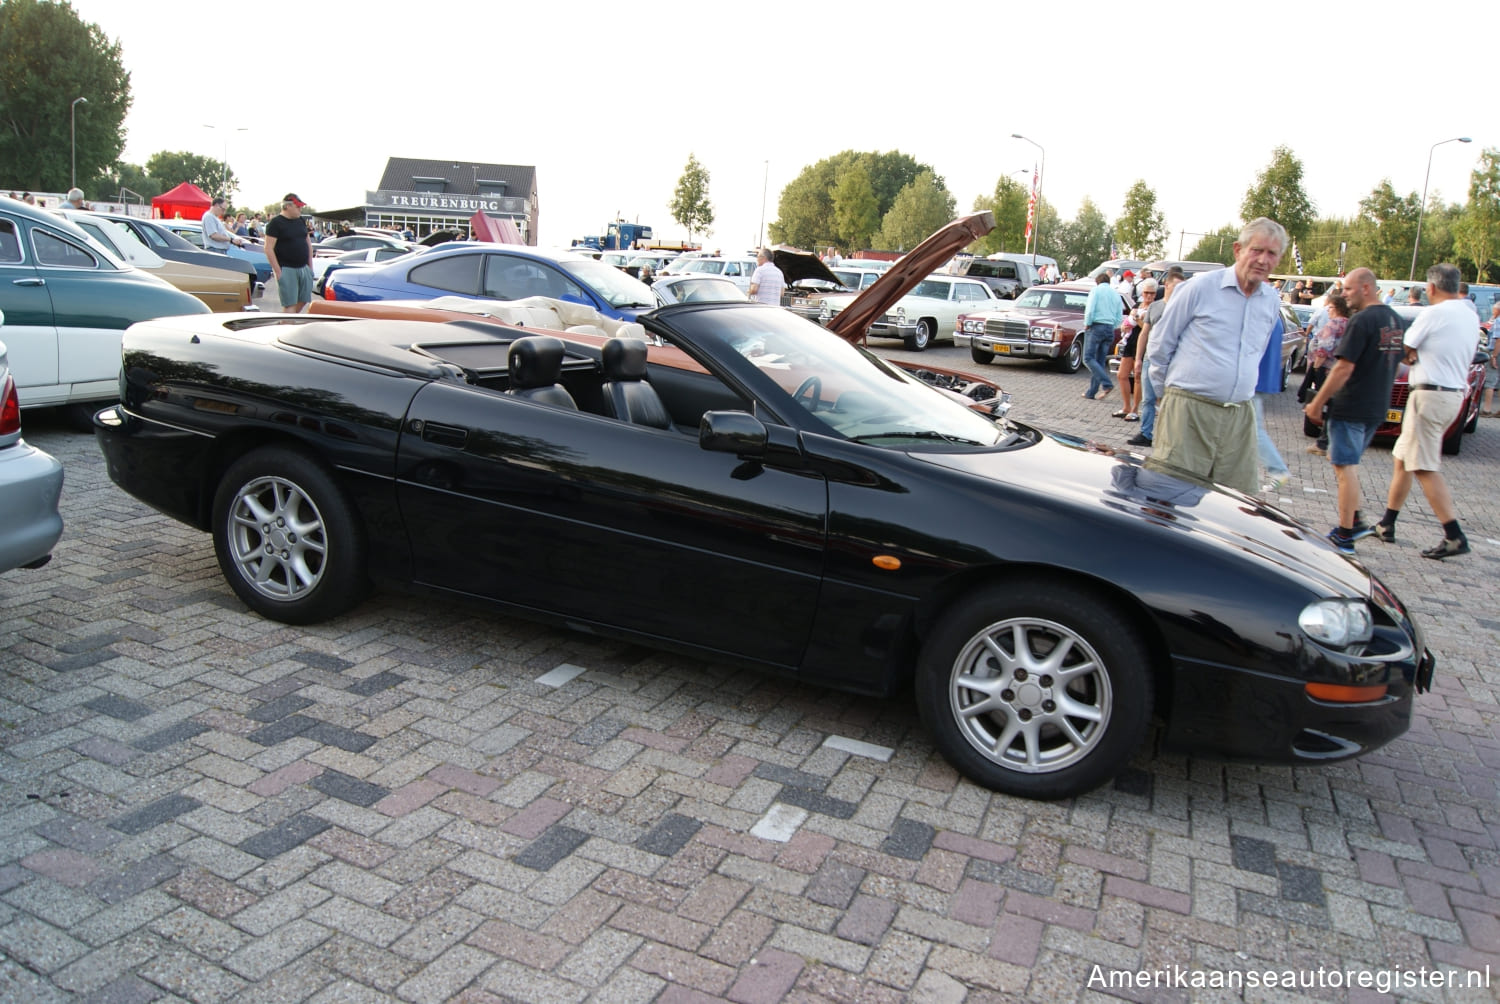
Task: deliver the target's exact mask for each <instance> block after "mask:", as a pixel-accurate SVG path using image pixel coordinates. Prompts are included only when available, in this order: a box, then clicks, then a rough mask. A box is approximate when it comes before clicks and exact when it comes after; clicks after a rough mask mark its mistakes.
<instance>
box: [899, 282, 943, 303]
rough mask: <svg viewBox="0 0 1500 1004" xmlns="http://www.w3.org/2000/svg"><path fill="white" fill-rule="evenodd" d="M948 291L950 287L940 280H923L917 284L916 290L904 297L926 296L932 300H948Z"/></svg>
mask: <svg viewBox="0 0 1500 1004" xmlns="http://www.w3.org/2000/svg"><path fill="white" fill-rule="evenodd" d="M950 289H952V286H950V285H949V284H948V283H946V282H944V281H942V280H941V279H923V280H922V281H921V282H919V283H917V285H916V288H914V289H913V290H912V291H911V292H910V293H907V294H906V295H907V296H926V297H930V298H931V299H934V300H946V299H948V291H949V290H950Z"/></svg>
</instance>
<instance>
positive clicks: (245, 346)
mask: <svg viewBox="0 0 1500 1004" xmlns="http://www.w3.org/2000/svg"><path fill="white" fill-rule="evenodd" d="M899 286H900V281H899V280H898V281H893V282H892V283H891V284H889V285H888V286H887V288H886V289H884V290H883V291H882V294H883V295H890V294H891V291H892V290H895V289H899ZM873 289H875V287H872V290H873ZM895 295H896V296H899V295H900V293H899V292H896V293H895ZM870 309H871V310H874V311H878V310H879V309H880V308H879V305H878V304H877V305H872V306H871V308H870ZM640 321H641V324H642V325H644V329H645V330H644V332H643V333H644V335H645V336H646V337H645V340H641V339H639V338H636V337H612V338H610V337H598V332H597V331H596V332H592V333H591V334H590V335H588V336H585V335H583V334H578V335H573V334H570V333H569V332H567V331H540V330H536V329H531V328H525V327H508V326H504V325H499V324H493V323H491V324H485V323H479V322H466V321H460V322H452V323H429V322H421V321H396V320H348V319H319V318H317V317H309V316H306V315H301V316H298V317H295V318H293V317H281V316H277V315H258V316H257V315H250V316H229V315H215V316H208V317H196V316H195V317H183V318H166V319H162V320H159V321H154V322H148V323H143V324H137V325H135V326H134V327H132V328H131V329H130V330H129V331H127V332H126V335H125V339H124V358H123V370H122V379H121V382H122V402H121V404H120V405H119V406H117V407H113V408H109V409H106V410H105V411H102V412H100V413H99V415H98V416H97V418H96V422H95V425H96V431H97V435H98V439H99V442H100V444H101V446H102V448H103V451H104V454H105V456H106V458H107V461H108V466H109V472H110V476H111V477H112V478H113V479H114V481H115V482H116V483H117V484H119V485H120V486H121V487H123V488H124V489H125V490H126V491H127V492H129V493H130V494H132V495H134V496H135V497H137V498H139V499H141V500H143V501H145V502H147V503H149V504H150V505H152V506H155V507H156V508H158V509H160V510H161V511H163V512H165V513H167V514H168V515H171V516H173V517H175V518H177V519H180V520H182V521H184V522H186V523H189V524H191V525H193V526H196V527H198V528H200V529H202V530H205V531H207V532H209V533H210V534H211V535H212V538H213V543H214V548H215V551H216V553H217V555H218V559H219V563H220V566H221V567H222V569H223V572H224V575H225V577H226V579H227V580H228V582H229V584H230V586H231V587H232V588H233V589H234V591H235V593H236V594H237V595H238V596H239V597H240V598H241V599H242V600H243V601H244V602H245V603H246V604H247V605H248V606H250V607H251V608H253V609H254V610H256V611H257V612H259V613H260V614H262V615H264V616H266V617H269V618H273V619H276V620H282V621H288V622H294V623H305V622H311V621H318V620H322V619H325V618H330V617H335V616H337V615H339V614H340V613H342V612H343V611H345V610H347V609H349V608H350V607H352V606H353V605H355V604H356V603H358V602H359V600H360V597H361V595H362V593H363V591H364V589H365V587H366V585H367V583H369V582H371V581H387V582H395V583H402V584H410V585H416V586H419V587H423V588H426V589H430V590H437V591H447V592H450V593H454V594H460V595H463V596H468V597H477V598H482V599H485V600H489V601H493V602H495V603H497V604H500V605H502V606H503V607H504V608H506V609H507V610H509V611H512V612H515V613H518V614H521V615H523V616H529V617H534V618H537V619H542V620H546V621H550V622H554V623H560V624H566V625H569V626H572V627H575V628H583V629H587V630H591V631H597V632H601V633H607V634H611V635H615V636H620V637H626V638H630V639H634V640H636V641H639V642H642V643H644V644H647V645H655V646H659V647H664V648H671V649H674V650H678V651H683V652H687V653H691V654H694V655H697V656H699V657H702V658H704V659H707V660H711V661H720V662H734V663H739V664H749V665H753V666H756V667H760V668H763V669H767V670H771V671H776V672H782V673H787V674H794V675H796V676H797V677H799V678H800V679H803V680H806V681H807V682H810V683H816V684H821V685H825V686H830V687H836V688H840V689H845V690H851V691H858V692H861V693H868V694H876V695H899V694H914V695H915V697H916V701H917V705H918V707H919V709H920V712H921V715H922V718H923V720H924V722H925V723H926V724H927V726H928V728H929V729H930V731H931V732H932V735H933V737H934V740H935V742H936V743H937V745H938V747H939V748H940V749H941V750H942V752H943V754H944V755H945V756H946V757H947V758H948V759H949V760H950V761H951V762H952V763H953V764H954V766H955V767H957V768H958V769H959V770H960V771H961V772H962V773H964V774H965V775H966V776H968V777H969V778H971V779H973V780H974V781H976V782H978V783H980V784H983V785H987V786H989V787H991V788H994V789H996V790H1000V791H1004V792H1009V793H1012V794H1017V795H1024V796H1029V797H1036V798H1057V797H1064V796H1069V795H1074V794H1078V793H1080V792H1083V791H1086V790H1088V789H1090V788H1092V787H1094V786H1097V785H1098V784H1100V783H1102V782H1104V781H1106V780H1108V779H1109V778H1110V777H1112V776H1113V775H1114V774H1115V773H1117V772H1118V771H1119V770H1120V769H1121V768H1122V767H1123V766H1124V765H1125V764H1126V763H1127V762H1128V760H1129V758H1130V756H1131V755H1132V753H1133V752H1134V751H1135V750H1136V748H1137V747H1138V746H1139V745H1140V743H1141V742H1142V740H1143V738H1144V736H1145V733H1146V730H1147V728H1148V725H1149V723H1150V720H1151V718H1152V716H1153V714H1159V715H1160V716H1161V717H1162V718H1163V719H1164V720H1165V729H1164V732H1163V737H1164V741H1165V743H1166V745H1168V746H1169V747H1171V748H1176V749H1183V750H1189V751H1196V752H1202V753H1208V754H1212V755H1216V756H1223V757H1229V758H1236V759H1246V760H1253V761H1258V762H1263V763H1282V764H1308V763H1317V762H1322V761H1331V760H1337V759H1341V758H1344V757H1349V756H1354V755H1357V754H1360V753H1363V752H1366V751H1368V750H1370V749H1373V748H1375V747H1377V746H1379V745H1381V744H1383V743H1385V742H1387V741H1389V740H1390V739H1392V738H1394V737H1395V736H1397V735H1400V734H1401V733H1402V732H1403V731H1404V730H1405V729H1406V728H1407V725H1408V723H1409V720H1410V715H1411V708H1412V700H1413V695H1414V693H1415V692H1416V691H1417V690H1418V689H1425V686H1426V685H1427V683H1428V681H1429V680H1430V678H1431V674H1432V664H1433V660H1432V657H1431V655H1430V654H1429V653H1427V652H1426V650H1425V649H1424V647H1423V644H1422V638H1421V633H1420V631H1419V630H1418V628H1417V627H1416V625H1415V624H1414V623H1413V622H1412V619H1411V617H1410V616H1409V615H1408V613H1407V612H1406V610H1405V608H1404V607H1403V605H1402V604H1401V602H1400V601H1399V600H1398V599H1397V598H1396V597H1395V596H1394V595H1393V594H1392V593H1391V592H1390V591H1389V590H1388V589H1386V588H1385V587H1384V586H1383V585H1382V584H1381V583H1380V582H1379V581H1378V580H1376V579H1375V578H1374V577H1373V576H1372V575H1371V574H1370V573H1369V572H1368V571H1367V570H1366V569H1365V568H1364V567H1363V566H1361V565H1360V564H1359V563H1357V562H1356V561H1353V560H1351V559H1347V558H1345V557H1343V556H1341V555H1339V554H1338V553H1337V552H1335V551H1334V550H1333V549H1332V548H1331V547H1330V546H1329V545H1328V544H1327V543H1326V542H1324V541H1323V540H1322V539H1321V537H1320V536H1319V534H1318V533H1317V532H1316V531H1313V530H1311V529H1309V528H1307V527H1304V526H1302V525H1301V524H1299V523H1297V522H1296V521H1294V520H1293V519H1291V518H1290V517H1288V516H1287V515H1285V514H1284V513H1282V512H1280V511H1279V510H1277V509H1274V508H1272V507H1268V506H1265V505H1262V504H1261V503H1259V502H1257V501H1256V500H1255V499H1253V498H1250V497H1247V496H1244V495H1241V494H1237V493H1233V492H1230V491H1226V490H1223V489H1220V488H1216V487H1214V486H1212V485H1208V484H1205V483H1200V482H1194V481H1191V480H1186V479H1183V478H1180V477H1177V476H1173V475H1171V474H1168V473H1164V472H1162V471H1159V470H1154V469H1151V468H1150V467H1149V466H1146V465H1143V464H1142V462H1141V461H1140V458H1139V457H1136V456H1133V455H1128V454H1127V455H1112V454H1109V453H1107V452H1105V451H1102V450H1100V449H1098V448H1096V447H1092V446H1091V445H1090V444H1087V443H1084V442H1081V441H1078V440H1075V439H1071V438H1068V437H1064V436H1058V435H1054V434H1050V433H1047V432H1045V431H1043V430H1039V429H1036V428H1032V427H1030V426H1028V425H1026V424H1023V423H1020V422H1017V421H1012V420H1009V419H1007V418H1005V417H997V416H996V415H995V414H992V413H988V412H986V411H983V410H978V409H975V408H971V407H966V406H965V404H964V403H963V400H962V399H961V398H959V397H958V396H957V395H954V394H952V393H946V392H944V391H941V390H937V389H934V388H933V387H931V386H929V385H927V384H926V383H923V382H922V381H921V380H919V379H917V378H915V377H914V376H912V375H911V374H910V373H909V372H908V371H906V370H903V369H900V368H898V367H895V366H893V365H891V364H889V363H887V362H885V361H883V360H881V359H880V358H878V357H875V356H873V355H871V354H869V353H868V352H866V351H865V350H863V349H861V348H859V347H858V346H856V345H854V344H851V342H849V341H846V340H844V339H841V338H840V337H838V335H837V334H836V333H834V332H830V331H828V330H825V329H823V328H821V327H819V326H818V325H816V324H813V323H811V322H809V321H806V320H803V319H801V318H799V317H796V316H795V315H793V314H791V313H789V312H788V311H785V310H783V309H780V308H778V307H771V306H765V305H760V304H751V303H703V304H695V303H686V304H676V305H672V306H667V307H662V308H659V309H657V310H656V311H653V312H651V313H649V314H646V315H644V316H643V317H642V318H641V319H640ZM641 333H642V332H635V334H641ZM669 347H670V348H669ZM648 352H649V354H648Z"/></svg>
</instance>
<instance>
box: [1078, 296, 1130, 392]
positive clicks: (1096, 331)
mask: <svg viewBox="0 0 1500 1004" xmlns="http://www.w3.org/2000/svg"><path fill="white" fill-rule="evenodd" d="M1124 319H1125V304H1124V302H1123V301H1121V299H1120V294H1119V293H1117V292H1115V290H1114V287H1113V286H1111V285H1110V282H1109V273H1108V272H1100V273H1099V275H1098V277H1097V278H1096V279H1095V280H1094V288H1093V289H1092V290H1090V291H1089V299H1088V303H1086V304H1084V307H1083V364H1084V365H1085V366H1087V367H1088V368H1089V389H1088V390H1087V391H1086V392H1085V393H1084V395H1083V396H1084V397H1086V398H1089V399H1090V400H1101V401H1102V400H1103V399H1104V397H1109V393H1110V391H1112V390H1114V389H1115V385H1114V382H1113V381H1111V380H1110V378H1109V349H1110V346H1111V345H1113V344H1114V342H1115V329H1116V328H1118V327H1119V326H1120V322H1121V321H1122V320H1124ZM1100 387H1103V388H1104V397H1101V398H1095V397H1094V395H1095V394H1097V393H1098V392H1099V388H1100Z"/></svg>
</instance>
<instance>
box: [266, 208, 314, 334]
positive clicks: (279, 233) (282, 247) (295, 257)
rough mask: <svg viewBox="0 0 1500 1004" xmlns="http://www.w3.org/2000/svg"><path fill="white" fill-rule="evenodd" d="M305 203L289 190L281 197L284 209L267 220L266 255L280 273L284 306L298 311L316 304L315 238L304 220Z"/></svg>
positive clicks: (277, 277)
mask: <svg viewBox="0 0 1500 1004" xmlns="http://www.w3.org/2000/svg"><path fill="white" fill-rule="evenodd" d="M305 205H307V203H305V202H303V201H302V200H301V199H299V198H297V196H296V195H295V194H294V193H292V192H288V193H287V194H286V197H285V198H283V199H282V200H281V212H279V213H277V214H276V215H275V216H273V217H271V222H269V223H267V224H266V257H267V258H268V259H270V261H271V271H272V272H273V273H274V274H275V276H276V290H277V292H278V294H279V295H280V298H281V309H282V310H285V311H287V312H289V313H294V314H295V313H301V312H303V311H305V310H306V309H307V308H308V307H310V306H311V305H312V287H313V274H312V242H311V241H309V240H308V236H307V224H306V223H304V222H302V207H303V206H305Z"/></svg>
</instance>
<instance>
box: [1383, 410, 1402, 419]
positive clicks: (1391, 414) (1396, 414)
mask: <svg viewBox="0 0 1500 1004" xmlns="http://www.w3.org/2000/svg"><path fill="white" fill-rule="evenodd" d="M1385 420H1386V421H1387V422H1399V421H1401V412H1400V411H1399V410H1398V409H1396V408H1392V409H1391V410H1390V411H1388V412H1386V413H1385Z"/></svg>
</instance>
